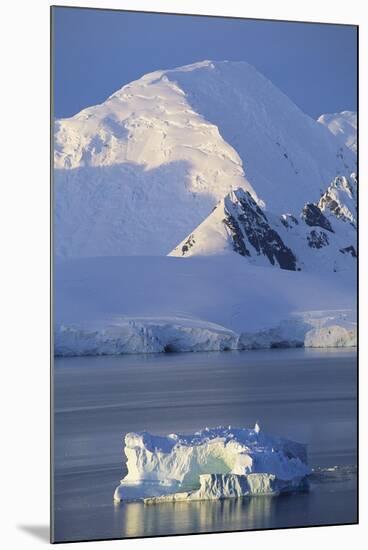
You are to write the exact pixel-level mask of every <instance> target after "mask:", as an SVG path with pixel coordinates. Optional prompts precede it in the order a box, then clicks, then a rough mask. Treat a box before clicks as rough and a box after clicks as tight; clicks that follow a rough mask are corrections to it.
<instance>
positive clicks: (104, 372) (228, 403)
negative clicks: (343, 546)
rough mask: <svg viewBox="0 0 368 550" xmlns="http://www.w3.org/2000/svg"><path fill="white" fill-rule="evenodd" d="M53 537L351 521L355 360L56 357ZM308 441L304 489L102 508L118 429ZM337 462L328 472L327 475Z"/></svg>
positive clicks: (117, 467)
mask: <svg viewBox="0 0 368 550" xmlns="http://www.w3.org/2000/svg"><path fill="white" fill-rule="evenodd" d="M54 382H55V444H54V456H55V476H54V480H55V483H54V520H55V530H54V535H55V540H56V541H67V540H89V539H104V538H117V537H137V536H154V535H163V534H185V533H199V532H201V533H203V532H211V531H228V530H243V529H259V528H262V529H266V528H273V527H288V526H302V525H323V524H335V523H353V522H355V521H356V520H357V510H356V468H355V465H356V461H357V458H356V353H355V352H353V351H351V350H344V349H342V350H304V349H297V350H267V351H254V352H227V353H226V352H222V353H214V352H212V353H194V354H191V353H189V354H186V353H183V354H155V355H136V356H118V357H80V358H66V359H57V360H56V361H55V371H54ZM256 421H258V422H259V423H260V425H261V428H262V429H263V430H264V431H266V432H269V433H271V434H277V435H280V436H285V437H288V438H291V439H295V440H296V441H300V442H304V443H307V444H308V455H309V463H310V465H311V466H312V467H313V468H315V469H316V472H315V473H314V474H313V475H312V477H311V484H310V490H309V492H305V493H299V494H293V495H285V496H280V497H252V498H243V499H234V500H225V501H220V502H192V503H164V504H159V505H151V506H145V505H143V504H141V503H125V504H114V502H113V492H114V489H115V487H116V486H117V485H118V483H119V480H120V479H121V478H122V477H124V475H125V474H126V468H125V463H124V462H125V457H124V456H123V439H124V435H125V433H127V432H129V431H139V430H147V431H150V432H153V433H157V434H165V433H172V432H179V433H191V432H193V431H196V430H198V429H201V428H204V427H206V426H208V427H213V426H219V425H232V426H245V427H252V426H253V425H254V423H255V422H256ZM335 466H338V468H334V469H333V470H332V469H331V468H333V467H335Z"/></svg>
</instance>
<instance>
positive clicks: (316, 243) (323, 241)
mask: <svg viewBox="0 0 368 550" xmlns="http://www.w3.org/2000/svg"><path fill="white" fill-rule="evenodd" d="M307 241H308V244H309V246H310V247H311V248H323V247H324V246H328V245H329V240H328V236H327V234H326V233H325V232H324V231H316V230H315V229H313V230H312V231H311V232H310V233H309V235H307Z"/></svg>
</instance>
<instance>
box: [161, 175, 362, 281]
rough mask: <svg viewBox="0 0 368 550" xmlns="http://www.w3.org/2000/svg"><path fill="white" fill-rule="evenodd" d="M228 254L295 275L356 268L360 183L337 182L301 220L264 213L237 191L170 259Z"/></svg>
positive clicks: (352, 180) (310, 205)
mask: <svg viewBox="0 0 368 550" xmlns="http://www.w3.org/2000/svg"><path fill="white" fill-rule="evenodd" d="M228 253H231V254H233V253H237V254H240V255H241V256H244V257H245V258H246V259H247V261H249V262H250V263H252V264H256V265H266V266H267V265H268V266H276V267H280V268H281V269H288V270H291V271H296V270H298V271H300V270H308V271H330V272H331V271H335V272H336V271H344V270H350V269H354V268H355V258H356V179H355V178H354V177H351V178H345V177H337V178H335V179H334V181H333V182H332V183H331V185H330V186H329V187H328V188H327V190H326V191H325V193H323V195H322V196H321V198H320V199H319V201H318V202H317V203H311V202H308V203H306V204H305V205H304V207H303V208H302V210H301V211H300V212H299V214H298V215H297V216H294V215H292V214H289V213H286V214H282V215H281V216H278V215H276V214H274V213H272V212H269V211H264V210H262V209H261V208H260V207H259V206H258V204H257V203H256V202H255V201H254V199H253V198H252V196H251V194H250V193H249V192H248V191H244V190H243V189H241V188H239V189H236V190H234V191H231V192H230V193H229V194H228V195H226V197H225V198H224V199H222V200H221V201H220V202H219V203H218V204H217V205H216V206H215V208H214V210H213V211H212V212H211V214H210V215H209V216H208V217H207V218H206V219H205V220H204V221H203V222H202V223H201V224H200V225H199V226H198V227H197V228H196V229H194V231H192V232H191V233H190V234H189V235H187V236H186V237H185V239H184V240H183V241H182V242H181V243H180V244H179V245H178V246H177V247H175V249H174V250H173V251H172V252H171V253H170V255H171V256H178V257H189V256H198V255H200V256H211V255H215V254H216V255H218V254H228Z"/></svg>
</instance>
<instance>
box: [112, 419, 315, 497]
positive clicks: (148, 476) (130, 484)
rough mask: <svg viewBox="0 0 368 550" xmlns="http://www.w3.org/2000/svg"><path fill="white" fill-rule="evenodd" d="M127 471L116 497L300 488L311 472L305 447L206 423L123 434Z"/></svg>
mask: <svg viewBox="0 0 368 550" xmlns="http://www.w3.org/2000/svg"><path fill="white" fill-rule="evenodd" d="M124 451H125V455H126V457H127V468H128V474H127V475H126V476H125V478H124V479H122V480H121V482H120V485H119V486H118V487H117V488H116V490H115V493H114V500H115V501H124V500H127V501H129V500H143V501H144V502H145V503H147V504H151V503H156V502H162V501H168V502H170V501H183V500H185V501H189V500H208V499H223V498H235V497H243V496H248V495H275V494H279V493H281V492H288V491H293V490H300V489H303V488H305V487H306V485H307V476H308V475H309V474H310V473H311V470H310V468H309V467H308V465H307V450H306V446H305V445H303V444H301V443H296V442H294V441H291V440H288V439H283V438H280V437H274V436H269V435H266V434H265V433H263V431H262V430H261V429H260V427H259V425H258V423H257V424H256V426H255V427H254V429H246V428H231V427H230V426H229V427H228V428H223V427H219V428H214V429H209V428H206V429H204V430H201V431H199V432H196V433H195V434H192V435H177V434H170V435H167V436H154V435H151V434H149V433H147V432H140V433H128V434H127V435H126V436H125V449H124Z"/></svg>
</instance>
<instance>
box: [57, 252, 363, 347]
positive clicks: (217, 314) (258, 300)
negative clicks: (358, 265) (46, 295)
mask: <svg viewBox="0 0 368 550" xmlns="http://www.w3.org/2000/svg"><path fill="white" fill-rule="evenodd" d="M355 294H356V288H355V281H354V279H352V278H351V277H350V274H349V273H345V272H341V273H331V274H327V275H325V276H324V277H321V275H315V274H313V273H306V272H303V271H301V272H298V271H286V270H281V269H279V270H275V269H270V268H269V267H261V266H252V265H250V264H249V263H248V262H246V261H244V258H243V257H242V256H240V255H238V254H231V255H215V256H206V257H190V258H187V259H185V260H184V259H181V258H176V257H169V256H167V257H158V256H156V257H155V256H153V257H135V256H130V257H97V258H80V259H75V260H62V261H58V262H57V263H56V268H55V353H56V354H57V355H86V354H87V355H88V354H89V355H95V354H120V353H142V352H146V353H147V352H149V353H150V352H163V351H167V352H169V351H203V350H227V349H251V348H260V347H266V348H267V347H280V346H288V345H289V346H302V345H304V343H305V340H306V337H307V334H308V333H309V331H311V330H315V331H317V333H314V334H313V338H309V340H308V341H309V345H314V346H319V345H321V343H322V344H323V341H326V338H325V337H324V340H323V339H319V337H318V335H319V333H320V331H321V329H324V328H326V327H336V326H337V327H343V328H345V329H346V339H345V342H344V341H343V340H341V334H340V333H339V334H337V333H336V329H331V330H333V331H334V333H335V334H336V337H337V343H338V345H354V333H355V331H356V323H355V311H356V303H355ZM350 333H351V334H350ZM329 345H333V339H332V338H330V340H329Z"/></svg>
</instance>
